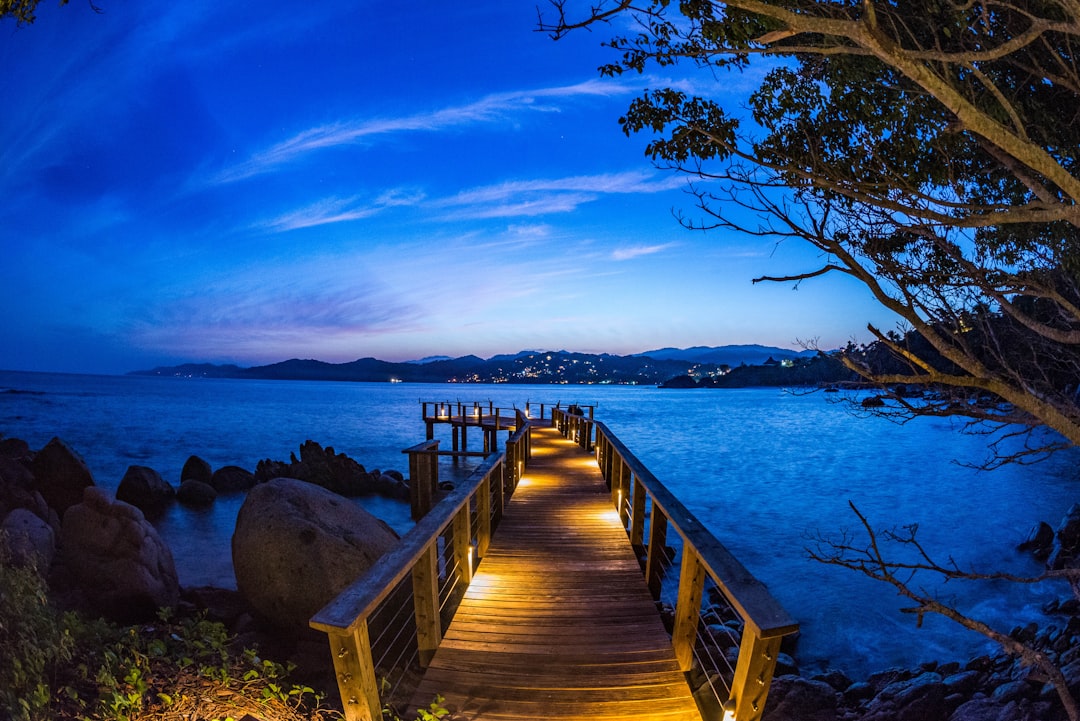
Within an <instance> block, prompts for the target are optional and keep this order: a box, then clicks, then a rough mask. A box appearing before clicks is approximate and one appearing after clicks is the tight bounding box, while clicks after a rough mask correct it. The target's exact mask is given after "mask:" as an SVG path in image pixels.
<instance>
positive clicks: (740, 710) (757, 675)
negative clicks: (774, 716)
mask: <svg viewBox="0 0 1080 721" xmlns="http://www.w3.org/2000/svg"><path fill="white" fill-rule="evenodd" d="M780 639H781V637H780V636H775V637H773V638H761V636H759V635H758V634H757V633H756V632H754V631H752V630H751V629H750V628H746V629H745V630H744V631H743V636H742V642H741V643H740V644H739V662H738V664H737V665H736V666H735V678H734V679H733V680H732V682H731V699H730V701H729V704H730V705H733V706H734V707H735V721H759V720H760V719H761V715H762V714H763V713H764V712H765V699H766V697H768V695H769V684H771V683H772V677H773V671H774V670H775V669H776V655H777V654H778V653H780Z"/></svg>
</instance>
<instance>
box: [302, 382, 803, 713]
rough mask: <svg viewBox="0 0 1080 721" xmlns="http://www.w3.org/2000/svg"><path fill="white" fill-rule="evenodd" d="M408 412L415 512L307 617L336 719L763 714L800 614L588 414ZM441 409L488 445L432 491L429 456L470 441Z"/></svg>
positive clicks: (477, 409)
mask: <svg viewBox="0 0 1080 721" xmlns="http://www.w3.org/2000/svg"><path fill="white" fill-rule="evenodd" d="M429 407H430V409H431V410H432V412H431V413H429ZM452 410H457V411H459V412H456V413H455V412H451V411H452ZM568 410H569V411H573V412H568ZM422 417H423V420H424V422H425V424H426V425H427V429H428V440H427V441H425V442H424V443H421V444H418V445H417V446H414V447H413V448H411V449H408V450H407V451H406V452H407V453H409V454H410V475H411V476H412V477H411V479H410V480H411V485H412V487H413V489H414V491H416V492H418V493H419V494H420V495H421V497H422V498H421V500H420V501H419V502H418V501H417V499H416V498H414V511H415V510H417V509H419V511H420V513H419V514H418V517H419V520H418V522H417V524H416V526H415V527H414V528H413V530H412V531H410V532H409V533H408V534H406V536H405V537H404V538H402V540H401V542H400V544H399V546H398V547H397V548H395V549H394V550H393V551H391V552H390V553H388V554H387V555H386V556H384V557H383V558H381V559H380V560H379V561H378V562H377V563H376V564H375V565H374V566H373V567H372V568H371V569H369V570H368V572H367V573H366V574H364V575H363V576H362V577H361V578H359V579H358V580H357V581H356V582H355V583H354V584H352V585H351V586H350V587H349V588H347V589H346V590H345V591H343V592H342V593H341V594H340V595H339V596H338V597H337V598H336V599H334V600H333V601H332V602H331V603H330V604H328V605H327V606H326V607H325V608H324V609H323V610H322V611H320V612H319V613H318V614H316V616H315V617H314V618H312V619H311V626H312V627H313V628H316V629H318V630H321V631H323V632H325V633H326V634H327V636H328V638H329V641H330V649H331V653H332V657H333V659H334V668H335V672H336V674H337V678H338V686H339V690H340V693H341V698H342V702H343V706H344V711H345V718H346V719H347V720H348V721H376V720H377V719H382V718H383V717H384V711H390V712H391V714H392V715H391V717H393V714H397V713H399V712H400V713H402V714H404V716H403V717H404V718H414V717H415V715H416V712H417V711H418V710H422V709H426V708H428V706H429V704H430V703H431V701H432V699H434V698H435V697H436V696H441V697H443V698H444V699H445V701H444V702H443V705H444V706H445V707H446V708H448V709H450V711H451V712H452V716H449V717H447V718H450V719H453V720H454V721H464V720H466V719H468V720H470V721H487V720H490V721H521V720H522V719H562V720H566V721H568V720H571V719H573V720H578V719H580V720H582V721H584V720H585V719H589V720H590V721H596V720H598V721H614V720H616V719H618V720H621V721H631V720H635V719H659V720H660V721H675V720H676V719H694V720H697V719H703V720H705V721H760V719H761V716H762V713H763V712H764V704H765V699H766V697H767V695H768V690H769V685H770V683H771V681H772V673H773V669H774V667H775V663H776V656H777V654H778V652H779V649H780V641H781V638H782V637H783V636H785V635H788V634H791V633H795V632H796V631H798V624H797V623H796V622H795V621H794V620H793V619H792V618H791V617H790V616H789V615H788V614H787V613H786V611H784V609H783V608H782V607H781V606H780V605H779V604H778V603H777V602H776V601H775V600H774V599H773V598H772V596H771V595H770V594H769V592H768V589H767V588H765V586H764V585H763V584H761V583H760V582H759V581H758V580H757V579H755V578H754V577H753V576H752V575H751V574H750V573H749V572H748V571H747V570H746V569H745V568H744V567H743V566H742V565H741V564H740V563H739V562H738V561H737V560H736V559H735V558H734V557H733V556H731V554H730V553H729V552H728V551H727V549H725V548H724V547H723V545H722V544H721V543H720V542H719V541H718V540H717V539H716V538H715V537H714V536H713V534H712V533H711V532H710V531H709V530H708V529H706V528H705V527H704V526H702V525H701V523H700V522H699V521H698V520H697V519H696V518H695V517H694V515H693V514H692V513H691V512H690V511H689V510H688V509H687V508H685V507H684V506H683V505H682V504H681V503H680V502H679V501H678V499H676V498H675V497H674V496H673V495H672V494H671V493H670V492H669V491H668V490H667V489H666V488H665V487H664V485H663V484H662V483H661V482H660V481H659V480H658V479H657V478H656V477H655V476H653V474H652V473H651V472H650V471H649V470H648V469H647V468H646V467H645V466H644V465H643V464H642V463H641V462H640V461H639V460H638V459H637V458H636V457H635V456H634V455H633V453H631V452H630V451H629V449H627V448H626V447H625V446H624V445H623V444H622V443H621V442H620V441H619V439H618V438H617V437H615V435H614V434H613V433H612V432H611V430H610V429H609V428H607V426H605V425H604V424H603V423H600V422H598V421H596V420H594V419H593V417H592V409H591V408H588V407H586V408H584V409H582V408H578V407H573V408H571V409H567V410H564V409H562V408H560V407H555V408H551V409H550V418H545V417H544V412H543V407H541V410H540V412H539V413H536V411H535V409H532V410H531V413H529V414H528V415H527V414H526V412H524V411H521V410H518V409H510V410H506V409H503V410H502V411H500V410H498V409H495V408H491V407H489V408H487V409H485V408H482V407H481V405H480V404H474V405H473V406H469V407H460V404H459V407H458V408H453V407H452V405H451V404H449V403H447V404H428V403H424V404H423V411H422ZM511 417H512V418H513V419H514V422H513V426H512V432H511V425H510V423H509V419H510V418H511ZM437 423H449V424H450V425H451V427H452V428H453V429H455V430H458V429H461V430H462V431H464V428H465V427H466V426H467V425H476V426H480V427H481V428H483V429H485V435H486V438H485V450H486V451H487V452H488V454H487V455H486V456H485V458H484V461H483V462H482V463H481V465H480V467H479V468H478V469H477V470H476V471H475V472H474V473H473V474H472V475H471V476H470V478H469V479H468V480H467V481H466V482H464V483H461V484H459V485H458V486H457V487H456V488H455V489H454V490H453V491H452V492H450V493H449V494H448V495H446V497H445V498H442V500H439V501H438V502H437V503H435V502H434V501H435V499H434V497H433V496H432V492H431V489H432V488H434V487H435V485H436V481H437V477H438V476H437V474H438V456H439V455H450V456H454V457H455V458H457V457H459V456H460V455H462V454H463V453H464V452H465V450H466V449H465V448H455V449H454V450H453V451H450V452H445V451H439V450H438V445H439V441H437V440H434V439H432V436H433V426H434V425H435V424H437ZM503 430H505V431H507V432H508V434H509V435H508V437H507V439H506V443H505V446H504V450H503V451H496V450H495V446H496V440H495V439H496V434H497V433H498V432H500V431H503ZM489 434H490V435H489ZM455 438H456V437H455ZM462 440H463V441H464V433H462ZM462 445H464V443H462ZM432 504H434V505H432ZM661 601H662V602H664V605H665V606H666V607H667V608H669V609H672V612H671V613H670V615H669V616H668V617H667V619H666V621H665V620H663V619H662V617H661V614H660V612H659V610H658V609H659V607H660V602H661Z"/></svg>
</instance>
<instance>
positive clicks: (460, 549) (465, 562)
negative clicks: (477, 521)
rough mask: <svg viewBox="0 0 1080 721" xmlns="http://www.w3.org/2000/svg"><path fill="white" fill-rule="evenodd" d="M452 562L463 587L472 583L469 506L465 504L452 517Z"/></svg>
mask: <svg viewBox="0 0 1080 721" xmlns="http://www.w3.org/2000/svg"><path fill="white" fill-rule="evenodd" d="M452 528H453V534H454V562H455V563H456V564H457V567H458V573H460V574H461V579H462V580H463V581H464V582H465V584H464V585H465V586H468V585H469V584H470V583H472V573H473V568H472V561H473V559H472V529H471V528H469V504H468V503H466V504H465V505H464V506H462V507H461V510H460V511H458V513H457V515H456V516H454V520H453V526H452Z"/></svg>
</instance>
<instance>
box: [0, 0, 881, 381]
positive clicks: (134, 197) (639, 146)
mask: <svg viewBox="0 0 1080 721" xmlns="http://www.w3.org/2000/svg"><path fill="white" fill-rule="evenodd" d="M96 4H97V5H98V6H99V7H100V8H101V10H102V11H103V12H101V13H100V14H99V13H96V12H94V10H93V9H92V7H91V6H90V5H89V4H88V3H86V2H79V1H78V0H76V1H75V2H72V3H71V4H70V5H68V6H66V7H63V8H58V7H55V6H54V5H55V4H54V3H53V2H52V0H44V2H42V4H41V6H40V7H39V10H38V20H37V22H36V23H34V24H33V25H30V26H22V27H20V26H17V25H15V23H14V22H10V21H5V22H2V23H0V63H2V64H3V67H4V68H5V71H4V73H2V74H0V102H2V104H3V107H4V112H3V113H2V114H0V197H2V198H3V201H2V203H0V253H2V258H3V261H2V262H0V302H2V304H3V308H4V309H5V312H4V314H3V318H2V320H0V330H2V332H3V337H4V341H3V343H2V344H0V368H5V369H18V370H47V371H86V372H98V373H117V372H124V371H127V370H132V369H136V368H144V367H149V366H152V365H158V364H166V363H178V362H185V361H211V362H235V363H239V364H241V365H254V364H262V363H269V362H275V361H279V360H284V359H287V358H293V357H300V358H319V359H322V360H327V361H332V362H344V361H349V360H354V359H356V358H360V357H366V356H374V357H378V358H383V359H385V360H395V361H397V360H409V359H413V358H419V357H423V356H428V355H436V354H438V355H451V356H458V355H464V354H467V353H475V354H477V355H480V356H484V357H488V356H491V355H494V354H497V353H508V352H516V351H518V350H522V349H526V348H529V349H534V348H535V349H567V350H572V351H580V352H610V353H635V352H640V351H644V350H648V349H651V348H658V347H664V346H691V345H724V344H731V343H762V344H767V345H777V346H781V347H797V341H798V340H800V339H801V340H805V339H811V338H817V339H819V343H820V344H821V345H822V346H823V347H836V346H839V345H842V344H843V343H845V342H846V341H847V340H848V339H851V338H854V339H856V340H859V341H862V340H866V339H867V338H866V333H865V331H863V329H864V328H865V325H866V323H867V322H868V321H873V322H876V323H879V324H883V325H885V326H886V327H892V323H891V321H890V320H888V319H887V318H886V317H885V315H884V312H883V311H881V310H879V309H878V308H877V307H876V306H875V305H874V303H873V302H872V300H871V299H870V298H869V296H868V294H867V293H866V292H865V291H864V290H862V289H861V288H860V287H859V286H858V285H857V284H854V283H853V282H851V281H846V280H845V279H843V278H839V277H836V278H832V277H828V278H821V279H814V280H812V281H808V282H805V283H803V284H802V285H801V286H800V287H799V289H798V290H793V289H792V288H791V287H790V286H780V285H773V284H758V285H752V284H751V282H750V281H751V278H753V277H755V276H756V275H761V274H763V273H772V274H781V273H787V272H791V271H795V270H808V269H812V268H814V267H816V265H815V264H816V263H819V262H820V259H817V258H815V257H814V256H813V254H812V253H809V252H808V251H807V249H806V248H802V247H799V246H798V245H797V244H794V243H785V244H782V245H781V246H779V247H774V245H773V244H772V243H770V242H766V241H761V240H759V239H754V238H749V237H745V236H739V235H736V234H733V233H723V232H714V233H706V234H702V233H693V232H690V231H687V230H684V229H683V228H681V227H680V226H679V225H678V223H677V222H676V221H675V219H674V218H673V216H672V211H673V210H679V209H682V210H684V211H686V212H687V213H688V214H690V215H692V214H693V202H692V200H693V199H692V198H691V197H689V196H688V195H687V194H686V192H685V190H686V180H685V179H684V178H681V177H679V176H677V175H674V174H671V173H668V172H664V171H660V170H657V169H655V168H654V167H653V166H652V165H651V163H650V162H649V161H648V160H647V159H646V158H645V156H644V154H643V149H644V146H645V142H646V138H644V137H632V138H627V137H626V136H624V135H623V133H622V132H621V130H620V128H619V126H618V122H617V121H618V118H619V116H620V115H621V114H622V113H623V112H624V111H625V109H626V107H627V105H628V104H629V102H630V101H631V100H632V99H633V97H635V95H636V94H637V93H639V92H640V91H641V90H642V89H643V88H646V87H653V88H655V87H660V86H662V85H670V84H672V83H677V84H679V85H680V86H683V87H686V88H692V89H696V90H698V91H699V92H702V93H708V94H710V95H720V94H723V95H724V96H725V97H727V98H729V99H730V102H731V103H733V104H737V103H738V102H739V98H740V97H744V96H745V94H746V93H747V92H748V91H749V90H750V89H752V88H753V85H754V81H755V79H756V78H757V77H758V75H757V72H756V71H751V72H748V73H745V74H743V75H731V74H723V75H721V76H718V77H713V76H711V75H707V74H702V73H700V72H693V71H691V70H687V71H685V74H682V71H679V70H678V69H674V70H673V71H672V72H671V73H670V74H666V75H655V74H650V75H645V76H640V77H626V76H624V77H622V78H619V79H615V80H612V79H605V78H600V77H599V74H598V73H597V71H596V68H597V67H598V66H599V65H600V64H601V63H603V62H606V61H608V60H610V59H611V58H610V56H609V53H610V51H606V50H605V49H603V48H601V47H600V41H601V40H602V39H604V37H605V35H604V34H603V33H602V32H594V33H587V32H583V33H580V34H578V35H576V36H571V37H569V38H567V39H564V40H560V41H558V42H554V41H552V40H550V39H549V38H548V37H546V36H545V35H543V34H541V33H538V32H536V31H535V28H536V20H537V19H536V7H535V5H534V4H533V3H521V2H508V1H507V0H477V2H471V3H440V4H438V6H436V5H435V4H432V3H428V4H421V5H420V6H417V5H416V4H414V3H386V2H355V1H353V2H340V1H338V0H328V1H327V2H320V3H311V4H306V5H303V4H302V5H297V4H296V3H283V2H277V1H276V0H272V1H268V2H258V3H256V2H232V3H208V2H182V3H177V2H173V3H153V4H151V3H140V2H134V1H133V0H97V3H96ZM665 70H669V69H665Z"/></svg>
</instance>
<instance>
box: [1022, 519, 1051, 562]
mask: <svg viewBox="0 0 1080 721" xmlns="http://www.w3.org/2000/svg"><path fill="white" fill-rule="evenodd" d="M1053 547H1054V529H1053V528H1051V527H1050V524H1049V523H1047V522H1046V521H1040V522H1039V525H1037V526H1035V528H1032V529H1031V532H1030V533H1028V537H1027V539H1025V540H1024V542H1023V543H1021V544H1020V545H1019V546H1017V549H1019V550H1021V551H1031V553H1032V554H1033V555H1034V556H1035V558H1038V559H1041V560H1044V561H1045V560H1046V558H1047V557H1048V556H1049V555H1050V551H1051V550H1052V549H1053Z"/></svg>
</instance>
